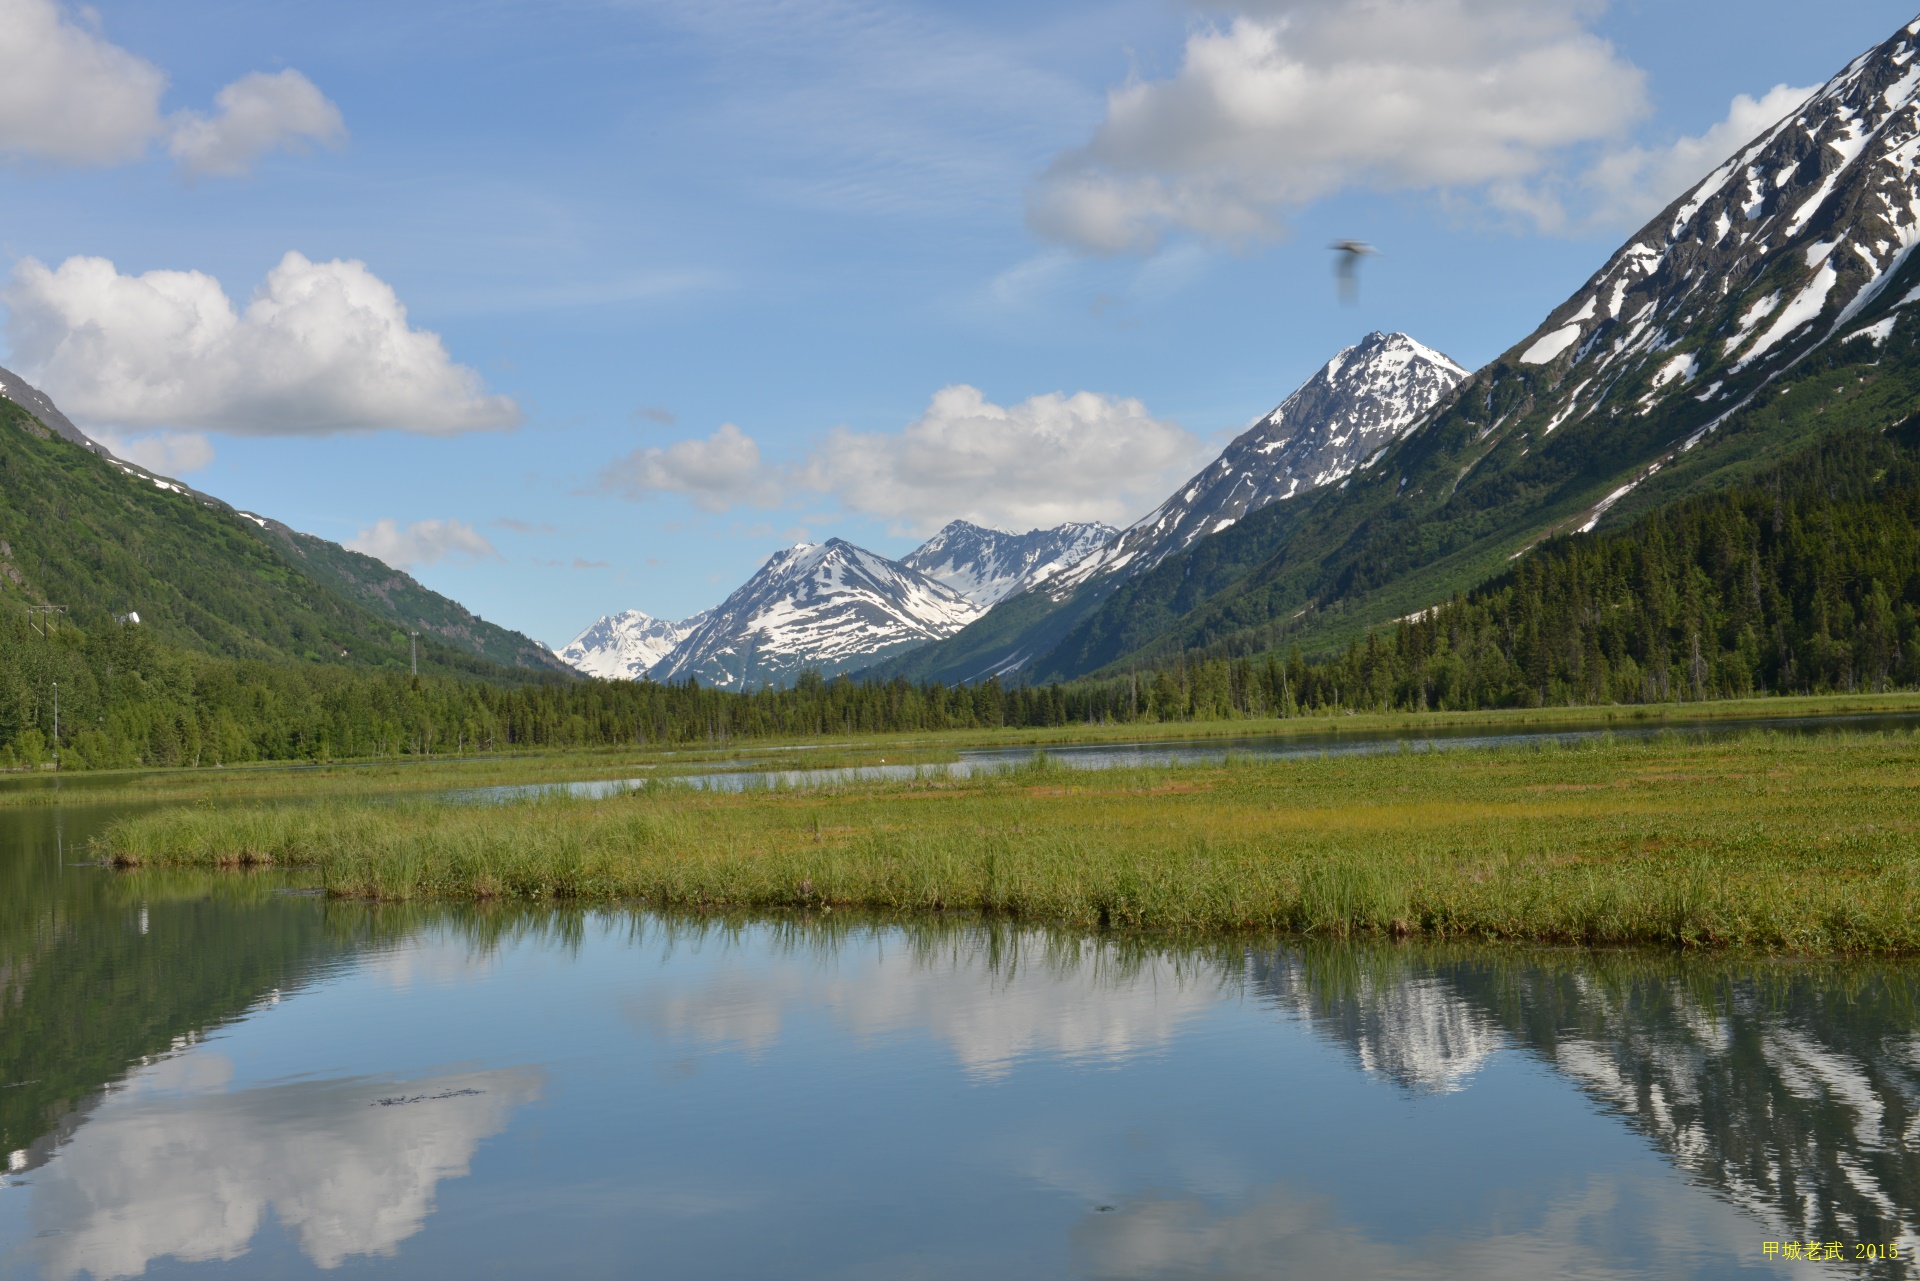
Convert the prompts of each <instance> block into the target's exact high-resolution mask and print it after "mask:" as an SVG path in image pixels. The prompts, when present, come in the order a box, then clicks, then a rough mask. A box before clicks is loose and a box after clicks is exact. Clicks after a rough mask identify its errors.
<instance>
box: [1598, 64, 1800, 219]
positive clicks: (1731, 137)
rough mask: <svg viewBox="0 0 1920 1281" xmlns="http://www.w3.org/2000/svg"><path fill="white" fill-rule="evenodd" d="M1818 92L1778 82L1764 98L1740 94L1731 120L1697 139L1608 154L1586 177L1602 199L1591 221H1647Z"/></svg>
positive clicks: (1733, 105) (1728, 117)
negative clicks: (1660, 146) (1653, 147)
mask: <svg viewBox="0 0 1920 1281" xmlns="http://www.w3.org/2000/svg"><path fill="white" fill-rule="evenodd" d="M1813 94H1814V89H1812V88H1807V89H1796V88H1794V87H1792V86H1790V85H1775V86H1774V87H1773V88H1772V89H1770V90H1768V91H1767V92H1766V93H1765V94H1763V95H1761V96H1760V97H1759V98H1752V97H1749V96H1748V95H1746V94H1744V93H1743V94H1738V95H1736V96H1735V97H1734V99H1733V103H1732V105H1731V106H1730V107H1729V108H1728V109H1727V116H1726V119H1724V120H1722V121H1720V122H1719V123H1717V124H1715V125H1714V126H1713V127H1712V128H1711V129H1708V130H1707V131H1706V132H1705V133H1703V134H1700V135H1699V136H1698V137H1685V138H1681V139H1680V140H1678V141H1677V142H1675V143H1673V144H1672V145H1670V146H1667V147H1662V148H1655V149H1649V148H1645V147H1623V148H1620V149H1618V150H1615V151H1613V152H1610V153H1609V154H1607V155H1605V156H1603V157H1602V158H1601V159H1600V161H1599V162H1598V163H1597V164H1595V165H1594V166H1593V168H1592V169H1591V170H1589V171H1588V173H1587V174H1586V175H1585V178H1584V179H1583V185H1584V186H1586V187H1587V188H1588V190H1589V192H1590V193H1592V195H1593V196H1594V197H1597V199H1594V200H1592V201H1591V203H1590V206H1589V207H1590V210H1591V214H1590V218H1591V221H1592V222H1594V223H1597V224H1600V225H1603V226H1614V225H1635V226H1637V225H1639V224H1640V223H1643V222H1645V221H1646V220H1647V219H1648V218H1651V217H1652V216H1653V215H1654V214H1656V213H1658V212H1660V211H1661V210H1662V209H1664V208H1666V207H1667V206H1668V205H1669V204H1671V203H1672V202H1673V201H1674V200H1675V199H1676V198H1677V197H1678V196H1679V195H1680V194H1681V193H1682V192H1684V191H1686V190H1687V189H1688V188H1689V187H1691V186H1692V185H1693V184H1695V183H1697V182H1699V181H1700V180H1701V179H1702V178H1703V177H1705V176H1706V175H1707V173H1708V172H1709V171H1711V170H1712V169H1713V168H1714V167H1715V166H1716V165H1718V164H1719V163H1720V162H1721V161H1723V160H1725V159H1726V158H1727V157H1728V156H1730V155H1732V154H1733V153H1734V152H1736V151H1738V150H1739V149H1740V148H1741V147H1743V146H1745V145H1746V144H1747V143H1749V142H1751V141H1753V139H1755V138H1757V137H1759V136H1760V134H1761V133H1762V132H1764V131H1765V130H1767V129H1768V128H1770V127H1772V126H1773V125H1775V124H1778V123H1779V122H1780V121H1781V120H1782V119H1784V118H1785V117H1786V116H1787V115H1788V114H1789V113H1790V112H1792V111H1794V110H1795V109H1797V108H1798V107H1799V106H1800V105H1801V104H1802V103H1804V102H1805V101H1806V100H1807V99H1808V98H1810V97H1812V96H1813Z"/></svg>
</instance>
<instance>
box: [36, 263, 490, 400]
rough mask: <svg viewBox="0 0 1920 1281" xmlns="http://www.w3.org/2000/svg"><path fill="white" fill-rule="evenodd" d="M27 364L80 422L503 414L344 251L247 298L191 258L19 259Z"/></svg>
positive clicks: (477, 381) (474, 376)
mask: <svg viewBox="0 0 1920 1281" xmlns="http://www.w3.org/2000/svg"><path fill="white" fill-rule="evenodd" d="M0 298H3V299H4V301H5V302H6V305H7V307H8V317H7V338H8V341H9V343H10V344H11V346H12V349H13V356H14V359H15V360H16V361H17V362H18V366H19V368H20V369H21V371H22V372H23V373H25V374H26V375H27V376H28V377H29V378H31V379H33V381H34V382H35V383H36V384H38V385H39V386H40V387H42V388H43V389H44V390H45V391H46V392H47V394H48V395H50V396H52V397H53V398H54V399H55V400H56V401H58V402H59V403H60V405H61V407H62V408H63V409H65V410H66V411H67V412H68V414H70V415H71V416H72V417H74V418H75V419H77V420H79V421H81V422H83V423H86V424H91V425H99V426H103V427H108V428H119V429H122V430H128V429H132V430H137V429H140V428H148V427H169V428H176V429H189V430H195V429H197V430H207V431H223V432H230V433H233V434H235V435H255V436H284V435H320V434H326V433H331V432H341V431H364V430H372V429H377V428H394V429H398V430H401V431H413V432H423V433H427V434H432V435H449V434H453V433H457V432H463V431H476V430H484V429H488V428H501V427H511V426H513V425H515V424H517V423H518V422H519V421H520V416H521V415H520V407H519V406H518V405H517V404H516V403H515V402H514V401H512V400H511V399H509V398H508V397H505V396H497V395H490V394H488V393H487V391H486V389H485V386H484V384H483V383H482V381H481V378H480V375H479V374H478V373H476V372H475V371H474V370H472V369H470V368H468V367H467V366H465V365H460V364H456V363H454V362H453V360H452V359H451V358H450V357H449V356H448V355H447V350H446V348H445V346H444V345H442V343H441V341H440V337H439V335H437V334H433V333H429V332H427V331H425V330H421V329H414V328H412V327H410V326H409V325H408V323H407V309H406V307H405V306H404V305H403V304H402V303H401V302H400V299H399V297H398V296H397V295H396V294H395V293H394V291H393V288H392V286H390V285H388V284H387V283H386V282H385V281H383V280H381V279H380V278H379V277H377V276H375V275H374V274H373V273H372V272H371V271H369V270H367V267H366V264H365V263H361V262H354V261H349V260H338V259H336V260H335V261H332V262H321V263H316V262H312V261H309V260H308V259H307V258H305V257H304V256H302V255H300V254H298V253H289V254H288V255H287V256H286V257H285V258H283V259H282V260H281V261H280V264H279V265H278V266H277V267H275V268H274V269H273V271H272V272H270V273H269V274H268V276H267V279H266V281H265V283H263V284H262V285H261V287H260V289H259V290H258V291H257V292H256V293H255V294H254V296H253V298H252V299H251V300H250V301H249V302H248V303H247V305H246V308H245V310H244V311H242V310H239V309H237V308H236V307H235V306H234V304H233V302H232V301H231V300H229V299H228V297H227V295H226V293H225V291H224V290H223V289H222V288H221V286H220V282H219V281H217V280H215V279H214V278H213V277H212V276H209V275H206V274H204V273H202V272H197V271H149V272H147V273H145V274H143V275H139V276H127V275H121V274H120V273H119V272H118V271H117V270H116V269H115V268H114V265H113V264H112V263H111V262H109V261H107V260H106V259H104V258H69V259H67V260H66V261H65V262H63V263H61V264H60V266H59V267H58V268H49V267H47V266H46V265H45V264H43V263H41V262H40V261H38V260H37V259H34V258H24V259H22V260H21V261H20V262H19V263H18V264H17V265H16V266H15V268H14V273H13V280H12V282H11V284H10V285H9V286H8V287H7V288H6V290H5V291H4V293H0Z"/></svg>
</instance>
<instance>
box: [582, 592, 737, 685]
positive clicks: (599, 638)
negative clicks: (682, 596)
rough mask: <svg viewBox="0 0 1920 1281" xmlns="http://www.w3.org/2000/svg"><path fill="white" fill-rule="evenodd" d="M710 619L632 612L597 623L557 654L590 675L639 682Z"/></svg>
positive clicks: (696, 616)
mask: <svg viewBox="0 0 1920 1281" xmlns="http://www.w3.org/2000/svg"><path fill="white" fill-rule="evenodd" d="M706 620H707V614H706V612H702V613H698V614H695V615H694V616H693V617H692V618H688V619H684V620H682V621H680V622H677V623H676V622H672V621H670V620H668V619H664V618H654V617H653V616H652V615H650V614H643V613H641V612H640V611H639V610H637V609H629V610H626V611H624V612H622V613H618V614H608V615H606V616H605V617H603V618H599V619H596V620H594V622H593V625H592V626H590V627H588V628H587V629H586V630H585V631H583V632H581V633H580V634H579V635H578V636H576V637H574V638H573V639H572V640H570V641H568V642H567V643H566V644H565V645H563V646H561V647H560V648H559V649H558V650H555V651H554V653H555V654H556V655H558V657H559V658H560V661H561V662H563V663H565V664H567V666H569V667H571V668H573V669H574V670H575V671H578V672H584V673H586V674H587V675H588V676H598V677H599V678H600V679H601V680H608V681H637V680H639V679H641V678H642V677H644V676H645V675H646V674H647V673H648V672H649V671H650V670H652V668H653V667H654V666H655V665H656V664H657V663H659V661H660V660H661V659H663V658H665V657H666V656H667V655H668V654H671V653H672V652H673V647H674V646H676V645H678V644H679V643H680V642H681V641H683V640H685V639H686V638H687V637H688V635H690V634H691V633H692V632H693V630H694V629H695V628H697V627H698V626H700V624H701V623H704V622H705V621H706Z"/></svg>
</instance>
